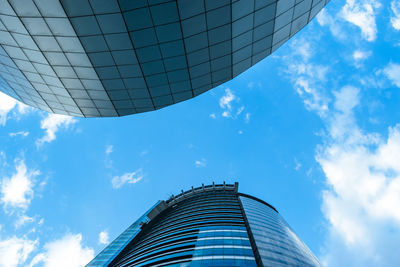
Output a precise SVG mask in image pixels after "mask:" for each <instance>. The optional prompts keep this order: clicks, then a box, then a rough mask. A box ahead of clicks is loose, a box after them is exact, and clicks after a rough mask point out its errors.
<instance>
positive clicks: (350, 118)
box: [0, 0, 400, 266]
mask: <svg viewBox="0 0 400 267" xmlns="http://www.w3.org/2000/svg"><path fill="white" fill-rule="evenodd" d="M399 31H400V1H399V0H392V1H378V0H359V1H356V0H346V1H332V2H331V3H329V4H328V5H327V7H326V8H325V9H324V10H323V12H322V13H321V14H320V15H318V17H317V18H316V19H314V21H313V22H312V23H310V24H309V25H308V26H307V27H305V28H304V29H303V30H302V31H301V32H299V33H298V34H297V35H296V36H295V37H294V38H292V39H291V40H290V41H288V42H287V43H286V44H285V45H284V46H282V47H281V48H280V49H279V50H278V51H276V52H275V53H274V54H273V55H271V56H269V57H268V58H266V59H264V60H263V61H261V62H260V63H258V64H257V65H256V66H254V67H253V68H251V69H250V70H248V71H246V72H244V73H243V74H241V75H240V76H238V77H237V78H235V79H234V80H232V81H230V82H228V83H225V84H224V85H222V86H219V87H218V88H215V89H213V90H211V91H209V92H207V93H204V94H202V95H200V96H198V97H196V98H194V99H192V100H189V101H185V102H183V103H180V104H177V105H173V106H170V107H167V108H164V109H162V110H158V111H155V112H149V113H144V114H137V115H132V116H127V117H122V118H99V119H80V118H71V117H65V116H57V115H50V114H48V113H45V112H42V111H38V110H36V109H33V108H28V107H26V106H23V105H21V104H19V103H17V102H15V101H14V100H13V99H10V98H8V97H7V96H5V95H3V94H1V95H0V140H1V142H0V205H1V207H0V208H1V210H0V266H61V265H60V262H62V263H65V266H82V265H84V264H86V263H87V262H88V261H89V260H91V258H92V257H93V256H94V255H96V254H97V253H98V252H99V251H101V249H102V248H104V247H105V246H106V244H107V243H108V242H110V241H112V240H113V239H114V238H115V237H116V236H117V235H118V234H120V233H121V232H122V231H123V230H124V229H125V228H126V227H127V226H129V225H130V224H131V223H132V222H133V221H134V220H135V219H137V218H138V217H139V216H140V215H141V214H142V213H143V212H144V211H146V210H147V209H148V208H149V207H150V206H151V205H153V204H154V203H155V202H156V201H157V200H159V199H167V198H168V197H169V196H170V195H171V194H176V193H178V192H179V191H180V190H181V189H184V190H186V189H188V188H190V187H191V186H192V185H193V186H199V185H201V183H205V184H208V183H212V182H213V181H215V182H217V183H222V182H223V181H226V182H228V183H233V182H235V181H238V182H239V189H240V191H241V192H244V193H248V194H252V195H255V196H257V197H259V198H261V199H263V200H265V201H267V202H269V203H270V204H272V205H273V206H275V207H276V208H277V209H278V210H279V211H280V213H281V214H282V215H283V217H284V218H285V219H286V220H287V221H288V223H289V224H290V225H291V226H292V228H293V229H294V230H295V232H296V233H297V234H298V235H299V237H300V238H301V239H302V240H303V241H304V242H305V243H306V244H307V245H308V246H309V247H310V248H311V250H312V251H313V252H314V253H315V254H316V255H317V256H318V257H319V259H320V260H321V262H322V263H323V264H324V265H326V266H394V265H396V264H398V262H400V255H399V254H398V247H399V245H400V209H399V208H398V207H399V206H400V124H399V123H400V109H399V107H398V105H399V103H400V89H399V88H400V53H399V50H400V42H399V40H400V38H399V37H400V32H399ZM56 263H57V264H56Z"/></svg>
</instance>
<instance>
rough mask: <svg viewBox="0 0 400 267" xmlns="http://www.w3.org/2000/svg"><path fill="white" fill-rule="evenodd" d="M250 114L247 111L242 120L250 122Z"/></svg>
mask: <svg viewBox="0 0 400 267" xmlns="http://www.w3.org/2000/svg"><path fill="white" fill-rule="evenodd" d="M250 116H251V114H250V113H249V112H247V113H246V116H245V117H244V121H245V122H246V123H249V122H250Z"/></svg>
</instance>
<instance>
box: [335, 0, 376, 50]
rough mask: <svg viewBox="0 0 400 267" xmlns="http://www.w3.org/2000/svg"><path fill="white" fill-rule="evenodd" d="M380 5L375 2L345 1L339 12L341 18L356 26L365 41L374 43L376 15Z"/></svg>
mask: <svg viewBox="0 0 400 267" xmlns="http://www.w3.org/2000/svg"><path fill="white" fill-rule="evenodd" d="M380 7H381V3H380V2H379V1H377V0H360V1H356V0H347V1H346V4H345V5H344V6H343V8H342V10H341V13H340V15H341V17H342V18H343V19H344V20H345V21H347V22H350V23H352V24H353V25H355V26H357V27H359V28H360V30H361V34H362V36H363V37H364V39H366V40H367V41H370V42H372V41H375V40H376V36H377V34H378V29H377V27H376V15H377V11H378V9H379V8H380Z"/></svg>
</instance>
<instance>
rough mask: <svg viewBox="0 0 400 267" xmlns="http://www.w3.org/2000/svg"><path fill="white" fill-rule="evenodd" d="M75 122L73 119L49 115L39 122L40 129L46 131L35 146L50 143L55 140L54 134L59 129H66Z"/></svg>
mask: <svg viewBox="0 0 400 267" xmlns="http://www.w3.org/2000/svg"><path fill="white" fill-rule="evenodd" d="M76 122H77V120H76V119H75V118H73V117H70V116H66V115H59V114H49V115H47V117H46V118H44V119H43V120H42V121H41V122H40V128H42V129H43V130H45V131H46V134H45V135H44V136H43V137H42V138H40V139H38V140H37V141H36V145H37V146H41V145H43V144H44V143H50V142H51V141H54V140H55V139H56V133H57V131H58V130H59V129H60V128H61V127H65V128H68V127H69V126H70V125H72V124H74V123H76Z"/></svg>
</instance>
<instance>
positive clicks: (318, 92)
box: [284, 39, 330, 116]
mask: <svg viewBox="0 0 400 267" xmlns="http://www.w3.org/2000/svg"><path fill="white" fill-rule="evenodd" d="M291 47H293V49H292V51H293V52H292V53H291V54H289V55H288V56H285V57H284V60H285V62H286V63H285V65H286V66H287V68H286V69H285V73H286V74H287V75H288V77H289V79H290V80H291V82H292V83H293V85H294V88H295V90H296V92H297V94H298V95H299V96H300V97H301V98H302V99H303V102H304V105H305V106H306V108H307V109H308V110H310V111H316V112H317V113H318V114H319V115H320V116H323V115H324V114H325V113H326V112H327V111H328V104H329V101H330V100H329V97H327V96H326V93H325V91H326V89H325V87H324V84H323V83H324V82H325V80H326V74H327V73H328V71H329V67H328V66H324V65H321V64H317V63H314V62H312V61H311V60H310V59H311V58H312V54H311V50H312V48H313V47H312V45H311V44H310V43H309V42H307V41H306V40H304V39H299V40H293V42H292V43H291ZM299 47H303V48H302V49H298V48H299Z"/></svg>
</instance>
